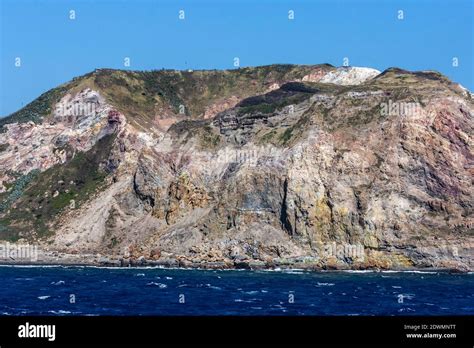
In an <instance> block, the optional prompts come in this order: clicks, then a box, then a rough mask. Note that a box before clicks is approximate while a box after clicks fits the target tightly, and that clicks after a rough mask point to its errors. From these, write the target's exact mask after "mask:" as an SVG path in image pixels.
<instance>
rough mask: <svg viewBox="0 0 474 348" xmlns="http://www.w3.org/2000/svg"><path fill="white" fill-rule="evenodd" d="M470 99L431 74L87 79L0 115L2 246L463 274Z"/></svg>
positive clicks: (309, 72) (165, 73)
mask: <svg viewBox="0 0 474 348" xmlns="http://www.w3.org/2000/svg"><path fill="white" fill-rule="evenodd" d="M473 106H474V104H473V98H472V94H471V93H470V92H469V91H467V90H466V89H464V88H463V87H462V86H460V85H458V84H456V83H453V82H451V81H449V80H448V79H447V78H446V77H444V76H443V75H441V74H439V73H437V72H431V71H425V72H409V71H405V70H401V69H397V68H392V69H388V70H386V71H384V72H383V73H380V72H378V71H377V70H374V69H367V68H353V67H342V68H334V67H332V66H330V65H315V66H293V65H272V66H265V67H256V68H243V69H237V70H229V71H170V70H162V71H151V72H132V71H118V70H110V69H100V70H96V71H94V72H92V73H90V74H87V75H84V76H82V77H78V78H76V79H74V80H72V81H70V82H68V83H66V84H64V85H62V86H59V87H58V88H55V89H53V90H51V91H48V92H46V93H45V94H43V95H41V96H40V97H39V98H38V99H36V100H35V101H33V102H32V103H31V104H29V105H27V106H26V107H25V108H23V109H21V110H19V111H18V112H16V113H14V114H12V115H10V116H9V117H7V118H4V119H1V120H0V126H1V127H2V128H1V129H0V202H1V203H0V238H1V239H4V240H8V241H11V242H16V243H26V242H29V243H37V244H39V245H40V249H41V250H43V252H44V255H43V256H44V258H45V261H51V262H69V261H70V262H101V263H105V264H118V265H127V264H130V263H131V264H156V265H169V266H183V267H219V268H226V267H246V268H248V267H249V268H258V267H298V268H315V269H319V268H338V269H341V268H351V269H365V268H382V269H410V268H423V267H434V268H444V269H460V270H472V268H473V266H474V258H473V246H474V245H473V241H474V234H473V221H474V218H473V202H474V199H473V198H474V189H473V185H472V182H473V173H474V171H473V160H474V158H473V151H472V135H473V134H472V132H473V126H474V123H473V115H474V113H473V112H474V108H473ZM71 260H73V261H71Z"/></svg>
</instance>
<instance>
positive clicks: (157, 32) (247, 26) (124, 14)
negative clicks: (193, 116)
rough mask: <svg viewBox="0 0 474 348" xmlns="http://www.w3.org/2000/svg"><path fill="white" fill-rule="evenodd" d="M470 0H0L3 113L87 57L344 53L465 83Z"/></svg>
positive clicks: (185, 59) (262, 61)
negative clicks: (181, 14) (434, 72)
mask: <svg viewBox="0 0 474 348" xmlns="http://www.w3.org/2000/svg"><path fill="white" fill-rule="evenodd" d="M473 2H474V1H473V0H445V1H440V0H429V1H428V0H359V1H356V0H339V1H337V0H332V1H329V0H325V1H323V0H313V1H311V0H300V1H299V0H285V1H278V0H263V1H258V0H176V1H171V0H169V1H167V0H163V1H158V0H155V1H153V0H126V1H125V0H94V1H92V0H72V1H60V0H0V3H1V7H0V11H1V12H0V20H1V24H0V29H1V32H0V40H1V41H0V49H1V52H0V53H1V61H0V74H1V75H0V115H1V116H6V115H8V114H10V113H11V112H14V111H16V110H18V109H19V108H21V107H22V106H24V105H26V104H27V103H28V102H30V101H32V100H33V99H35V98H36V97H38V96H39V95H40V94H41V93H43V92H45V91H47V90H48V89H50V88H52V87H55V86H57V85H59V84H61V83H64V82H66V81H68V80H70V79H71V78H73V77H75V76H78V75H82V74H85V73H87V72H90V71H92V70H94V69H95V68H105V67H108V68H120V69H132V70H142V69H146V70H151V69H161V68H173V69H230V68H234V67H233V63H234V58H235V57H238V58H239V59H240V64H241V66H255V65H266V64H273V63H294V64H318V63H330V64H332V65H335V66H340V65H342V64H343V59H344V57H347V58H349V64H350V65H352V66H367V67H373V68H376V69H379V70H384V69H386V68H388V67H392V66H397V67H401V68H404V69H409V70H428V69H429V70H437V71H440V72H441V73H443V74H445V75H447V76H448V77H449V78H451V79H452V80H454V81H456V82H459V83H461V84H463V85H464V86H465V87H467V88H469V89H470V90H471V91H473V90H474V81H473V80H474V73H473V60H474V52H473V51H474V48H473V46H474V44H473V31H474V24H473V16H474V14H473V13H474V9H473ZM70 10H74V11H75V16H76V18H75V19H74V20H71V19H70V18H69V17H70ZM180 10H184V14H185V19H184V20H181V19H179V11H180ZM290 10H292V11H294V19H293V20H290V19H289V18H288V16H289V11H290ZM399 10H402V11H403V17H404V18H403V20H400V19H398V16H399V12H398V11H399ZM17 57H19V58H20V59H21V66H20V67H16V66H15V62H17V61H16V60H15V59H16V58H17ZM125 57H129V58H130V63H131V65H130V67H124V58H125ZM453 57H457V59H458V62H459V66H458V67H454V66H453Z"/></svg>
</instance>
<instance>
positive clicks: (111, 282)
mask: <svg viewBox="0 0 474 348" xmlns="http://www.w3.org/2000/svg"><path fill="white" fill-rule="evenodd" d="M0 279H1V282H2V284H1V286H0V314H1V315H461V314H471V315H472V314H474V274H447V273H435V272H433V273H400V272H365V273H353V272H318V273H315V272H304V271H204V270H173V269H157V268H128V269H120V268H94V267H10V266H2V267H0ZM71 295H73V296H71ZM71 299H74V300H75V302H73V301H71ZM71 302H73V303H71Z"/></svg>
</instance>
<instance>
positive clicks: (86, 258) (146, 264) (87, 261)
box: [0, 254, 473, 274]
mask: <svg viewBox="0 0 474 348" xmlns="http://www.w3.org/2000/svg"><path fill="white" fill-rule="evenodd" d="M71 256H72V257H71ZM3 266H12V267H15V266H18V267H95V268H104V269H114V268H116V269H124V268H135V269H140V268H157V269H175V270H204V271H206V270H221V271H224V270H234V271H235V270H247V271H282V272H286V271H303V272H315V273H317V272H351V273H369V272H382V273H383V272H385V273H399V272H400V273H453V274H472V273H473V271H472V270H471V269H466V268H464V267H458V268H456V267H453V268H447V267H446V268H443V267H432V266H427V267H392V268H380V267H349V265H347V266H342V267H341V266H340V267H334V266H332V267H328V266H320V265H317V264H315V263H305V262H295V263H290V264H288V263H265V262H263V261H258V260H246V261H239V262H235V263H233V264H232V263H228V262H227V263H226V262H206V261H202V262H185V263H184V262H182V260H179V259H166V260H149V259H144V258H139V259H123V258H116V259H114V258H108V257H104V256H96V255H84V254H81V255H68V256H67V257H65V256H64V255H61V256H59V257H58V256H51V255H50V256H49V257H45V258H41V259H38V260H36V261H33V260H17V259H11V258H10V259H9V260H7V259H0V267H3Z"/></svg>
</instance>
